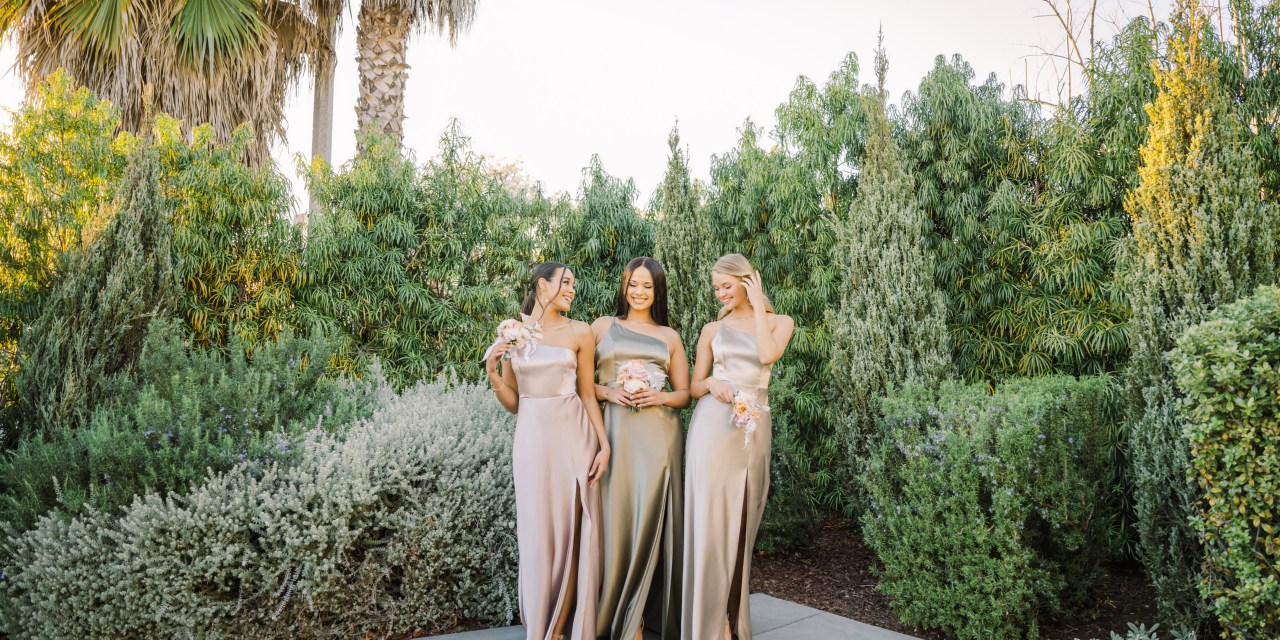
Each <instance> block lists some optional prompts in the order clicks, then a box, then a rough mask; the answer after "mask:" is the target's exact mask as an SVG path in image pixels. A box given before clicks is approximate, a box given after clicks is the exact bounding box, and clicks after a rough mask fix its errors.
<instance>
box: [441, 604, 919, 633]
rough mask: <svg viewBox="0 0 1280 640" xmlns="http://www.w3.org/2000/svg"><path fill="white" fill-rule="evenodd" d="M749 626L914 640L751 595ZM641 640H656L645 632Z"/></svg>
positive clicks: (509, 630)
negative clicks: (643, 638) (643, 639)
mask: <svg viewBox="0 0 1280 640" xmlns="http://www.w3.org/2000/svg"><path fill="white" fill-rule="evenodd" d="M751 626H752V629H753V631H754V632H755V640H837V639H838V640H916V638H914V637H912V636H904V635H902V634H901V633H896V632H893V631H888V630H886V629H881V628H880V627H873V626H871V625H869V624H863V623H861V622H855V621H853V620H850V619H848V618H841V617H840V616H838V615H835V614H834V613H827V612H825V611H819V610H817V609H810V608H809V607H805V606H802V605H798V604H795V603H794V602H787V601H786V600H779V599H777V598H774V597H772V596H766V595H764V594H763V593H753V594H751ZM644 637H645V640H659V638H658V635H657V634H655V633H645V635H644ZM446 639H447V640H525V637H524V627H521V626H515V627H503V628H501V629H488V630H485V631H468V632H466V633H454V634H450V635H447V636H436V637H435V639H434V640H446Z"/></svg>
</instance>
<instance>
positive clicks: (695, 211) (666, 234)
mask: <svg viewBox="0 0 1280 640" xmlns="http://www.w3.org/2000/svg"><path fill="white" fill-rule="evenodd" d="M667 145H668V146H669V147H670V148H671V156H670V158H669V159H668V160H667V174H666V176H664V177H663V179H662V185H661V186H660V187H658V192H657V194H655V197H654V202H653V206H652V207H651V208H652V209H653V211H654V212H655V213H656V214H657V215H658V216H659V217H658V220H657V224H656V228H655V233H654V243H653V245H654V246H653V252H654V257H655V258H657V259H658V261H659V262H661V263H662V268H663V269H665V270H666V272H667V292H668V293H667V299H668V304H669V305H670V307H671V321H672V322H673V323H674V324H675V327H676V329H677V330H678V331H679V332H680V337H681V339H683V340H684V344H685V349H686V350H688V351H689V353H690V354H692V353H693V349H694V348H695V347H696V346H697V342H698V333H699V332H700V331H701V330H702V325H704V324H706V323H708V322H710V321H712V320H714V319H715V313H716V304H715V299H714V298H713V296H712V295H711V280H710V278H711V275H710V272H711V265H712V263H713V262H714V261H715V259H716V256H715V255H712V254H713V253H714V252H715V251H714V249H713V248H712V247H711V230H710V229H709V228H708V226H707V220H706V215H705V213H704V211H703V208H702V201H701V198H700V197H699V193H698V186H697V185H696V184H695V183H694V182H693V180H692V179H691V178H690V177H689V158H688V155H687V154H686V153H685V152H684V151H683V150H681V149H680V132H679V131H678V130H677V129H676V128H675V127H672V129H671V135H670V136H668V137H667Z"/></svg>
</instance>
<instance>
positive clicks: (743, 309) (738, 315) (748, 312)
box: [724, 302, 756, 320]
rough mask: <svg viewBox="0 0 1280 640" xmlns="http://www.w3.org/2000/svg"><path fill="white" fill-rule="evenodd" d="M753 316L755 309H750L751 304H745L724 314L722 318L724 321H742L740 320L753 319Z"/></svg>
mask: <svg viewBox="0 0 1280 640" xmlns="http://www.w3.org/2000/svg"><path fill="white" fill-rule="evenodd" d="M755 315H756V310H755V307H752V306H751V303H750V302H747V303H744V304H741V305H738V306H736V307H734V308H732V309H730V310H729V313H726V314H724V318H725V320H730V319H739V320H742V319H746V318H751V317H754V316H755Z"/></svg>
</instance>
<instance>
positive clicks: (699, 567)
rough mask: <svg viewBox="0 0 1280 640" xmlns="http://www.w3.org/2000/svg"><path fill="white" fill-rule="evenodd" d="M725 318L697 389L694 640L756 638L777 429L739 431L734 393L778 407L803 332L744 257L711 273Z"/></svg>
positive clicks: (691, 448)
mask: <svg viewBox="0 0 1280 640" xmlns="http://www.w3.org/2000/svg"><path fill="white" fill-rule="evenodd" d="M711 281H712V286H713V288H714V291H715V296H716V299H718V300H719V301H720V303H721V305H722V308H721V311H720V319H719V320H718V321H716V322H712V323H710V324H708V325H706V326H705V327H703V329H702V333H701V335H700V336H699V338H698V352H697V357H696V360H695V366H694V370H693V383H692V385H691V387H690V391H691V393H692V395H693V397H694V398H698V404H697V406H696V408H695V409H694V412H693V418H692V419H691V420H690V422H689V437H688V440H687V442H686V443H685V447H686V450H687V458H686V464H685V517H684V526H685V536H684V551H685V564H684V586H683V591H684V593H683V597H684V603H683V606H682V608H683V618H684V621H683V623H682V625H681V630H682V638H683V639H684V640H718V639H719V638H725V639H727V640H750V638H751V637H752V636H751V607H750V601H749V599H748V598H749V596H750V595H751V594H750V590H749V586H750V584H751V554H752V548H753V547H754V546H755V540H756V532H757V531H758V530H759V528H760V517H761V515H762V514H763V512H764V506H765V500H766V498H767V497H768V494H769V454H770V447H771V444H772V442H771V441H772V437H773V431H772V421H771V419H770V415H769V413H767V412H761V414H760V417H759V418H758V419H757V425H756V428H755V430H754V431H753V432H752V433H751V434H749V435H748V434H746V433H745V432H744V431H743V430H741V429H738V428H737V427H734V426H733V425H732V424H731V417H732V416H731V414H732V410H733V409H732V407H733V399H734V395H735V394H736V393H737V392H739V391H745V392H747V393H751V394H754V395H755V397H756V402H757V404H759V405H761V406H768V404H769V396H768V390H769V376H770V373H771V371H772V368H773V363H774V362H776V361H777V360H778V359H779V358H781V357H782V353H783V351H784V350H785V349H786V347H787V343H788V342H789V341H790V340H791V334H792V332H793V331H794V330H795V324H794V323H793V322H792V320H791V318H790V317H788V316H782V315H777V314H775V313H774V312H773V305H772V304H771V303H770V302H769V299H768V297H767V296H765V294H764V289H763V287H762V285H761V282H760V273H759V272H758V271H756V270H755V269H754V268H753V267H752V266H751V263H750V262H748V261H747V259H746V258H745V257H743V256H741V255H738V254H729V255H726V256H724V257H722V258H720V259H719V260H718V261H717V262H716V264H715V266H713V267H712V270H711Z"/></svg>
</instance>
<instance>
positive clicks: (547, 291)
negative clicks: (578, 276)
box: [538, 269, 577, 313]
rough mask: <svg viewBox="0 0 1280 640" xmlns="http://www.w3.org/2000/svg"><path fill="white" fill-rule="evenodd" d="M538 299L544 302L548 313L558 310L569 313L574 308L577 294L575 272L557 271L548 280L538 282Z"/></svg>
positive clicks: (567, 270)
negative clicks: (574, 299)
mask: <svg viewBox="0 0 1280 640" xmlns="http://www.w3.org/2000/svg"><path fill="white" fill-rule="evenodd" d="M538 289H539V292H538V294H539V295H538V299H539V300H543V301H544V302H545V304H546V308H547V310H548V311H550V310H553V309H554V310H556V311H559V312H560V313H568V312H569V308H570V307H572V306H573V298H574V296H575V295H576V294H577V291H576V290H575V288H574V279H573V271H571V270H569V269H557V270H556V272H555V273H553V274H552V275H551V278H549V279H547V280H539V281H538Z"/></svg>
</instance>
